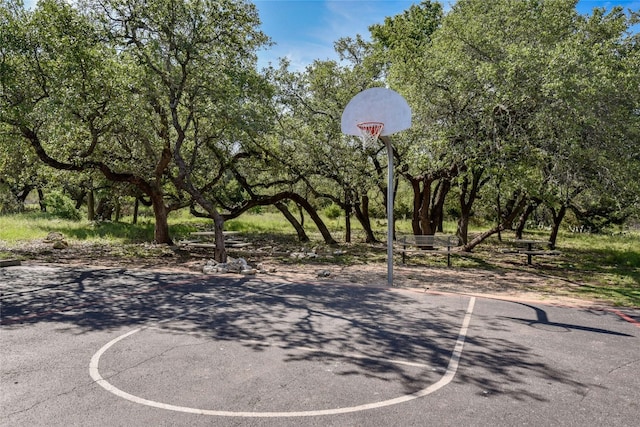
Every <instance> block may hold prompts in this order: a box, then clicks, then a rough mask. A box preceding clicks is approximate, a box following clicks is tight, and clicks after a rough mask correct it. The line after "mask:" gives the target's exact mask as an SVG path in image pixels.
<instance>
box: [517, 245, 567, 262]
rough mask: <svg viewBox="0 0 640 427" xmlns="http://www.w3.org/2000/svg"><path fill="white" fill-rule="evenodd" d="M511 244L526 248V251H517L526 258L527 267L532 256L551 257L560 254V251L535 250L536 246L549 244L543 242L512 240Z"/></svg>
mask: <svg viewBox="0 0 640 427" xmlns="http://www.w3.org/2000/svg"><path fill="white" fill-rule="evenodd" d="M512 242H513V243H515V244H516V245H518V246H521V247H526V249H518V253H520V254H523V255H526V256H527V265H531V261H532V258H533V257H534V256H539V255H541V256H553V255H560V254H561V252H560V251H556V250H544V249H538V248H536V247H537V246H542V245H548V244H549V242H545V241H544V240H528V239H515V240H512Z"/></svg>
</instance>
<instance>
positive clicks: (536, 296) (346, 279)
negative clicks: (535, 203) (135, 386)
mask: <svg viewBox="0 0 640 427" xmlns="http://www.w3.org/2000/svg"><path fill="white" fill-rule="evenodd" d="M0 250H1V251H5V252H10V253H11V255H12V256H17V257H19V258H21V259H22V260H23V261H22V263H23V264H24V265H29V264H51V263H55V264H65V265H74V266H78V265H81V266H95V267H120V268H121V267H126V268H134V269H150V270H162V271H180V272H191V273H201V272H202V267H203V266H204V264H205V263H206V261H207V259H209V257H208V254H207V253H206V251H205V252H197V251H196V252H194V251H187V250H185V249H184V248H180V247H169V246H167V245H153V244H139V245H113V244H99V243H92V242H91V243H89V242H76V243H72V244H70V245H69V246H68V247H67V248H64V249H53V247H52V245H51V244H50V243H47V242H42V241H33V242H28V243H24V244H21V245H19V246H17V247H7V246H5V245H1V244H0ZM283 253H284V254H285V255H283ZM247 259H248V261H249V262H250V263H251V264H253V265H254V266H255V265H256V264H258V263H261V264H263V265H264V266H265V267H266V268H267V269H270V270H275V272H274V273H268V274H274V275H276V276H278V277H279V278H284V279H287V280H294V281H295V280H299V281H305V282H313V283H316V282H317V283H341V284H349V285H353V286H379V287H385V286H387V265H386V262H372V263H361V262H357V263H353V264H349V265H345V264H344V263H343V262H339V260H336V262H332V261H331V260H330V259H329V260H326V259H325V260H323V261H318V260H309V261H308V262H305V261H299V262H292V261H291V259H290V258H288V257H287V255H286V249H283V251H281V252H280V253H279V254H273V253H271V254H269V253H265V254H261V255H259V256H253V257H251V256H248V257H247ZM262 274H263V275H266V274H267V273H262ZM393 282H394V286H395V287H398V288H407V289H413V290H416V291H421V292H447V293H461V294H469V295H481V296H485V297H492V298H505V299H511V300H514V299H517V300H528V301H539V302H544V303H548V304H561V305H571V306H584V307H593V306H603V305H604V304H602V303H600V302H594V301H588V300H581V299H576V298H572V297H570V296H568V290H569V289H570V288H571V287H574V286H577V285H575V284H572V283H570V282H566V281H562V280H561V279H558V278H557V277H549V276H545V275H544V274H543V273H541V272H538V271H535V270H532V271H531V272H526V271H522V270H517V269H514V270H510V269H491V270H484V269H479V268H457V267H455V266H454V267H431V266H394V279H393Z"/></svg>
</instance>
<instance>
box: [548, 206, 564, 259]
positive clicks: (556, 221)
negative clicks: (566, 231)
mask: <svg viewBox="0 0 640 427" xmlns="http://www.w3.org/2000/svg"><path fill="white" fill-rule="evenodd" d="M551 213H552V215H553V228H551V235H550V236H549V249H555V248H556V240H557V239H558V231H560V224H562V220H563V219H564V216H565V215H566V213H567V206H566V205H562V206H561V207H560V209H559V210H558V212H556V211H555V209H553V208H551Z"/></svg>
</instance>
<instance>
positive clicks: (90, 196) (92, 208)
mask: <svg viewBox="0 0 640 427" xmlns="http://www.w3.org/2000/svg"><path fill="white" fill-rule="evenodd" d="M95 219H96V198H95V195H94V193H93V188H89V190H88V191H87V220H89V221H94V220H95Z"/></svg>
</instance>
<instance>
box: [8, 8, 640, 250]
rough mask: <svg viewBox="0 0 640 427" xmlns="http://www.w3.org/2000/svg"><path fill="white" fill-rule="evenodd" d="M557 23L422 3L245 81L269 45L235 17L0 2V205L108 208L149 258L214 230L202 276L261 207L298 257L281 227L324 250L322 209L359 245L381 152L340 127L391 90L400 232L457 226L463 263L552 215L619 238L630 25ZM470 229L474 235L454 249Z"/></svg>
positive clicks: (552, 12)
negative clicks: (96, 197) (180, 233)
mask: <svg viewBox="0 0 640 427" xmlns="http://www.w3.org/2000/svg"><path fill="white" fill-rule="evenodd" d="M575 5H576V2H575V1H558V2H549V1H542V0H522V1H517V2H514V1H509V0H495V1H492V2H486V1H483V0H458V1H457V2H456V3H455V4H454V5H453V6H452V8H451V9H450V10H449V11H447V12H446V13H445V11H444V9H443V7H442V5H441V4H440V3H438V2H432V1H428V0H425V1H422V2H421V3H420V4H414V5H411V6H410V7H409V8H408V9H407V10H406V11H404V12H403V13H401V14H399V15H397V16H393V17H387V18H386V19H385V20H384V22H381V23H372V25H371V27H370V29H369V30H370V35H369V36H370V37H368V38H367V37H364V36H361V35H359V36H357V37H355V38H345V39H340V40H337V41H336V42H335V49H336V52H337V54H338V57H339V60H325V61H320V60H318V61H315V62H314V63H312V64H310V65H309V66H308V67H307V68H306V69H304V70H297V71H294V70H291V69H290V67H289V64H288V63H287V61H286V60H283V61H282V63H281V64H280V66H279V67H269V68H267V69H264V70H258V68H257V56H256V52H257V51H258V50H259V49H262V48H264V47H267V46H268V45H269V43H270V41H269V38H268V35H266V34H264V33H263V32H262V31H261V30H260V20H259V16H258V12H257V9H256V8H255V6H254V5H253V4H252V3H250V2H247V1H241V0H177V1H176V0H151V1H150V0H145V1H142V0H83V1H79V2H75V3H72V4H71V3H68V2H66V1H64V0H42V1H40V2H39V3H38V5H37V7H36V8H35V9H34V10H32V11H31V10H26V9H25V8H24V6H23V3H22V2H21V1H20V0H0V29H1V30H2V31H1V32H0V144H1V145H2V147H3V154H2V156H1V157H0V171H1V175H0V188H1V189H2V190H3V191H5V192H10V193H11V197H9V198H7V197H3V198H0V201H2V203H3V206H4V205H6V204H7V203H8V202H5V200H9V199H12V200H14V202H16V203H18V204H19V203H20V198H21V197H23V196H24V195H25V192H26V193H28V192H29V191H31V190H33V189H40V190H42V189H43V188H45V187H47V186H49V187H53V188H55V187H58V188H63V189H64V191H66V192H67V193H69V194H70V195H73V197H74V198H75V199H76V200H77V201H78V204H82V203H86V204H87V206H89V204H90V205H91V208H90V209H89V211H90V212H92V211H93V209H94V208H93V194H94V192H95V191H96V189H97V188H102V189H103V190H101V191H102V192H103V193H106V192H113V191H119V192H121V194H126V195H127V196H128V197H133V198H135V199H136V200H137V201H140V202H142V203H145V204H149V205H151V206H152V207H153V212H154V215H155V224H156V231H155V240H156V241H157V242H160V243H171V241H172V239H171V236H170V235H169V229H168V225H167V217H168V215H169V214H170V212H171V211H173V210H176V209H182V208H189V209H191V211H192V212H193V213H194V214H196V215H203V216H207V217H209V218H211V219H212V220H213V221H214V224H215V229H216V231H217V232H218V238H217V241H218V242H219V246H218V247H217V249H216V255H215V256H216V258H217V259H224V257H225V256H226V255H225V251H224V246H223V245H222V242H223V239H222V230H223V227H224V221H225V220H226V219H229V218H234V217H236V216H238V215H241V214H242V213H243V212H246V211H247V210H248V209H251V208H252V207H255V206H261V205H273V206H275V207H276V208H277V209H278V210H279V211H280V212H282V213H283V215H285V217H287V219H288V220H289V222H290V223H291V225H292V227H293V228H294V229H295V230H296V232H297V234H298V237H299V238H300V239H302V240H304V239H307V238H308V237H307V236H306V233H305V231H304V217H303V216H300V218H296V217H295V215H293V214H292V213H291V211H290V208H291V207H292V206H295V207H297V208H298V209H299V210H300V212H306V213H308V214H309V216H310V217H311V218H312V220H313V222H314V223H315V225H316V226H317V228H318V229H319V230H320V232H321V233H322V235H323V237H324V239H325V241H326V242H328V243H332V242H335V239H334V237H333V236H331V234H330V231H329V230H328V229H327V228H326V226H325V225H324V222H323V219H322V217H321V216H320V215H319V214H318V210H319V209H322V208H323V207H326V206H329V205H335V206H338V207H339V208H340V209H341V210H342V211H343V212H344V218H345V227H346V229H347V233H346V235H345V239H346V240H347V241H349V240H350V239H351V233H350V229H351V222H350V218H351V217H352V216H355V218H356V219H357V221H358V222H359V223H360V224H361V226H362V228H363V229H364V230H365V238H366V240H367V241H370V242H374V241H376V236H375V233H374V231H373V229H372V226H371V216H372V215H376V212H384V209H383V208H382V206H384V205H385V204H386V188H385V185H386V182H385V181H386V180H385V178H384V169H385V168H386V166H387V165H386V161H387V160H386V156H384V155H382V148H383V145H382V144H381V146H380V147H379V149H378V148H376V147H362V146H361V145H360V144H359V142H358V140H356V139H354V138H352V137H348V136H345V135H341V134H340V129H339V121H340V115H341V113H342V109H343V108H344V106H345V105H346V104H347V102H348V101H349V100H350V99H351V97H352V96H354V95H355V94H356V93H358V92H360V91H361V90H364V89H367V88H369V87H374V86H388V87H391V88H393V89H395V90H397V91H398V92H400V93H401V94H402V95H403V96H405V98H406V99H407V100H408V102H409V103H410V105H411V107H412V110H413V116H414V120H413V126H412V128H411V129H410V130H409V131H406V132H402V133H400V134H398V135H395V136H394V137H393V142H394V155H395V159H394V160H395V162H397V167H396V171H397V177H396V178H397V180H396V188H395V191H396V192H398V193H399V194H398V195H399V197H398V199H397V200H399V201H400V203H399V204H397V205H396V209H397V210H403V209H406V212H404V213H407V214H409V216H410V217H411V218H412V227H413V232H414V233H416V234H431V233H434V232H436V231H437V230H439V229H441V228H442V224H443V221H444V220H445V219H449V220H455V221H457V222H458V231H457V234H458V236H459V238H460V241H461V243H462V244H463V245H464V248H465V249H466V250H471V249H473V247H474V246H476V245H477V244H479V243H481V242H482V241H483V239H485V238H487V237H488V236H490V235H492V234H494V233H500V232H501V231H502V230H505V229H508V228H514V227H515V228H516V230H517V232H520V233H521V232H522V228H523V227H524V224H525V223H526V221H527V220H529V219H530V216H531V215H534V214H535V215H537V216H538V217H540V218H546V219H545V221H546V222H547V223H548V224H549V225H551V235H550V240H551V242H552V244H555V240H556V237H557V231H558V229H559V227H560V225H561V223H562V222H563V221H564V220H565V218H566V215H567V213H571V214H572V215H573V217H574V218H575V221H578V222H580V223H581V224H583V225H586V226H588V227H591V229H593V230H597V229H600V228H602V227H604V226H606V225H608V224H620V223H623V222H624V221H625V220H627V219H628V218H630V217H633V216H636V217H637V216H638V212H639V210H640V209H639V206H640V200H639V197H640V72H639V70H640V44H639V42H640V37H639V36H638V34H637V33H636V32H633V28H634V27H633V26H634V25H635V24H637V23H638V21H639V16H638V12H637V11H625V10H623V9H622V8H619V7H614V8H612V9H611V10H609V11H605V10H603V9H594V10H593V11H592V13H591V14H589V15H580V14H579V13H578V12H577V11H576V9H575ZM36 159H37V160H36ZM18 169H19V170H20V173H19V174H18V173H14V171H15V170H18ZM70 174H72V175H73V177H74V178H73V179H70V178H69V177H70ZM63 182H66V183H67V185H66V186H64V185H62V183H63ZM104 183H114V184H118V183H119V184H121V187H117V186H111V185H103V184H104ZM71 187H75V188H71ZM107 189H108V191H107ZM400 193H401V194H400ZM22 200H24V199H22ZM7 206H8V205H7ZM90 215H91V214H90ZM474 216H476V217H482V219H484V220H485V221H486V224H489V226H488V227H487V229H486V232H484V233H480V234H479V235H476V236H469V235H468V226H469V223H470V221H471V218H472V217H474Z"/></svg>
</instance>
